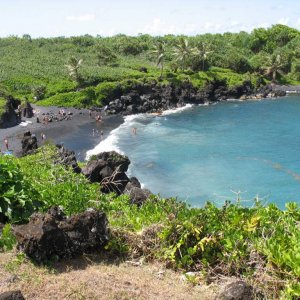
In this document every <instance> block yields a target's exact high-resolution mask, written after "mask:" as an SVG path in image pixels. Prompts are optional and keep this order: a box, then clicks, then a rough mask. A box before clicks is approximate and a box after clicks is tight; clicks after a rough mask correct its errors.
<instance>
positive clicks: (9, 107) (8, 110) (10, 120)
mask: <svg viewBox="0 0 300 300" xmlns="http://www.w3.org/2000/svg"><path fill="white" fill-rule="evenodd" d="M0 96H2V95H1V92H0ZM20 103H21V101H20V100H16V99H14V98H13V97H11V96H9V97H7V99H6V105H5V108H4V112H3V114H1V115H0V128H7V127H10V126H15V125H17V124H18V122H19V118H18V115H17V114H16V112H15V110H16V109H17V107H18V105H20Z"/></svg>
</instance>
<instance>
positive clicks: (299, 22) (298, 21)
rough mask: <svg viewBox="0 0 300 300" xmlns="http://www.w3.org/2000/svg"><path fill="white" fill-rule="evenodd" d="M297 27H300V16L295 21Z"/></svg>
mask: <svg viewBox="0 0 300 300" xmlns="http://www.w3.org/2000/svg"><path fill="white" fill-rule="evenodd" d="M295 26H296V28H300V18H299V19H298V20H297V21H296V23H295Z"/></svg>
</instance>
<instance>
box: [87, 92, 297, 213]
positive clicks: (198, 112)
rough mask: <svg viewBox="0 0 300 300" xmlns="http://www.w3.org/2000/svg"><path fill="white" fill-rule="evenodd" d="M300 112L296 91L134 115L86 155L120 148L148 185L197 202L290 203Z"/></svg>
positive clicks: (294, 182) (294, 190)
mask: <svg viewBox="0 0 300 300" xmlns="http://www.w3.org/2000/svg"><path fill="white" fill-rule="evenodd" d="M299 117H300V96H297V95H295V96H289V97H283V98H277V99H267V100H262V101H228V102H221V103H218V104H216V105H208V106H191V105H189V106H187V107H184V108H181V109H178V110H174V111H167V112H165V113H163V114H162V115H160V116H158V115H151V114H143V115H134V116H128V117H126V118H125V122H124V123H123V124H121V125H120V126H119V127H118V128H117V129H115V130H113V131H112V132H111V133H110V135H109V136H108V137H107V138H106V139H104V140H103V141H101V142H100V143H99V144H98V145H96V146H95V147H94V149H91V150H90V151H88V152H87V157H89V156H90V155H92V154H96V153H99V152H102V151H109V150H116V151H118V152H121V153H123V154H125V155H127V156H128V157H129V159H130V160H131V165H130V168H129V175H130V176H136V177H137V178H138V179H139V180H140V181H141V183H142V184H143V186H144V187H146V188H148V189H150V190H151V191H152V192H153V193H155V194H157V193H159V194H160V195H161V196H162V197H171V196H176V197H178V199H179V200H182V201H186V202H188V203H190V204H191V205H192V206H197V207H199V206H202V205H203V204H204V203H205V202H206V201H212V202H215V203H216V204H217V205H222V204H223V203H224V202H225V201H226V200H229V201H232V202H235V201H240V202H241V203H242V204H243V205H246V206H251V205H253V203H254V199H260V200H261V201H262V203H264V204H267V203H276V204H277V205H278V206H279V207H281V208H283V207H284V204H285V203H286V202H290V201H295V202H298V203H300V118H299ZM133 128H136V132H134V131H133Z"/></svg>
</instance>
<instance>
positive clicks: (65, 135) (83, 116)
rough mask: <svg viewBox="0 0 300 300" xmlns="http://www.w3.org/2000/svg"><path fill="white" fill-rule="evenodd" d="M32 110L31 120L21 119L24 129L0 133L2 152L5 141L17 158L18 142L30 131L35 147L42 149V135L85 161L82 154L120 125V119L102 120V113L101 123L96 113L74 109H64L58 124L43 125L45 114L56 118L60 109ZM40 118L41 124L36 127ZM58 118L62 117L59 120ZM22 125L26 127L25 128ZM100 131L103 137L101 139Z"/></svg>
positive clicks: (103, 115) (38, 107) (19, 126)
mask: <svg viewBox="0 0 300 300" xmlns="http://www.w3.org/2000/svg"><path fill="white" fill-rule="evenodd" d="M32 107H33V108H34V110H35V115H34V117H33V118H24V117H22V120H21V123H20V124H21V125H22V124H24V123H25V122H26V123H27V126H21V125H20V124H18V125H16V126H13V127H9V128H5V129H0V141H1V148H0V149H1V151H2V152H4V151H6V148H5V144H4V139H5V138H7V139H8V143H9V150H11V151H13V154H14V155H16V156H20V154H21V150H22V147H21V140H22V138H23V135H24V133H25V132H26V131H30V132H31V133H32V134H35V135H36V137H37V140H38V144H39V145H41V143H42V138H41V135H42V134H45V136H46V140H48V141H52V142H53V143H63V144H64V145H65V147H66V148H69V149H70V150H74V151H75V153H76V154H77V157H78V159H80V160H84V158H85V152H86V151H87V150H90V149H92V148H93V147H95V146H96V145H97V144H99V142H100V141H101V139H105V138H106V137H107V136H108V134H109V133H110V131H111V130H113V129H115V128H116V127H118V126H119V125H120V124H122V123H123V118H122V117H121V116H105V114H103V113H101V114H100V115H101V119H102V121H101V122H98V121H96V117H97V115H99V113H98V112H96V111H92V112H91V113H90V111H89V110H88V109H75V108H66V109H64V112H65V114H66V116H67V117H66V118H65V119H63V120H61V121H55V120H54V121H52V122H48V123H47V124H46V122H44V123H43V117H44V116H45V114H49V115H56V116H59V111H60V110H61V109H62V108H59V107H54V106H51V107H41V106H36V105H32ZM37 118H39V120H40V123H37ZM59 118H61V117H59ZM26 123H25V124H26ZM101 131H102V132H103V135H102V136H101Z"/></svg>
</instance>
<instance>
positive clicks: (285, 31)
mask: <svg viewBox="0 0 300 300" xmlns="http://www.w3.org/2000/svg"><path fill="white" fill-rule="evenodd" d="M299 44H300V36H299V31H298V30H296V29H293V28H289V27H287V26H284V25H275V26H272V27H271V28H269V29H263V28H259V29H255V30H253V32H251V33H246V32H240V33H224V34H204V35H197V36H190V37H187V36H173V35H167V36H163V37H152V36H150V35H139V36H137V37H130V36H125V35H116V36H113V37H101V36H97V37H92V36H89V35H85V36H79V37H70V38H65V37H57V38H38V39H32V38H31V37H30V36H29V35H24V36H23V37H15V36H11V37H8V38H1V39H0V90H3V91H5V92H6V93H7V94H10V95H12V96H14V97H17V98H20V99H21V100H25V99H28V100H29V101H31V102H32V101H39V102H40V104H41V105H51V104H53V105H65V106H79V107H82V106H85V107H90V106H102V105H103V100H105V99H107V98H111V99H113V98H114V94H115V93H116V92H118V93H120V92H121V93H125V92H127V91H129V90H130V89H132V88H133V87H134V86H135V85H136V84H147V83H153V82H156V83H157V84H168V83H171V82H172V83H174V84H180V83H182V82H191V83H192V84H193V86H194V87H196V88H201V87H203V86H205V85H206V84H207V83H208V82H210V81H211V80H215V79H218V80H225V82H226V84H227V85H228V86H236V85H239V84H241V83H242V82H243V81H245V80H250V81H251V82H252V83H253V85H254V86H260V85H263V84H265V83H267V82H269V81H271V80H273V81H276V82H278V83H282V84H297V83H299V80H300V77H299V76H300V75H299V69H300V60H299V59H300V52H299Z"/></svg>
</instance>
